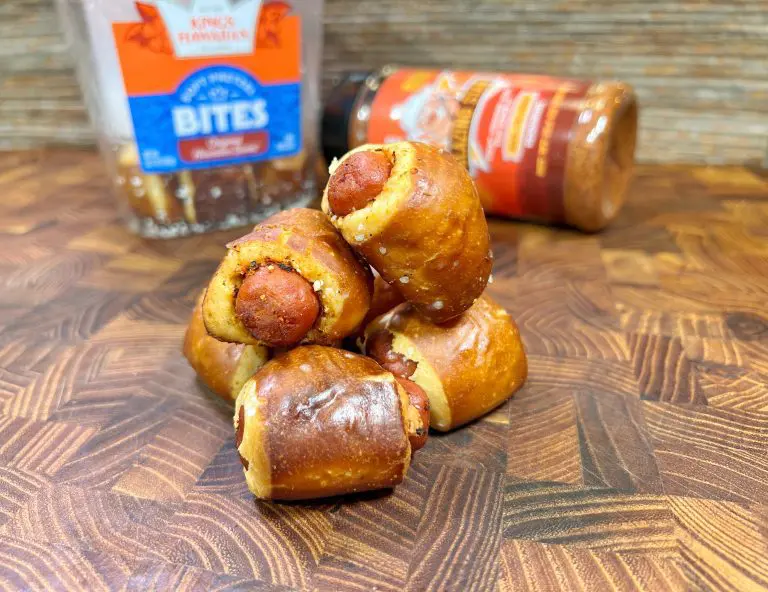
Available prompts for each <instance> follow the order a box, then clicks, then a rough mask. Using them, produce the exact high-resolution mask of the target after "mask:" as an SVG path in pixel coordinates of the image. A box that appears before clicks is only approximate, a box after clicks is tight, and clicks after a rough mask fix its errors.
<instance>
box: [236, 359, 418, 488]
mask: <svg viewBox="0 0 768 592" xmlns="http://www.w3.org/2000/svg"><path fill="white" fill-rule="evenodd" d="M409 424H412V425H413V426H414V434H415V430H423V429H424V426H423V424H422V423H421V421H420V418H419V416H418V412H417V411H416V409H415V408H413V407H412V406H411V404H410V402H409V397H408V393H407V392H406V390H405V389H404V388H403V387H402V386H401V385H400V384H399V383H398V382H397V381H396V380H395V377H394V376H392V374H390V373H389V372H386V371H385V370H383V369H382V368H381V366H379V365H378V364H376V362H374V361H373V360H371V359H370V358H366V357H364V356H360V355H356V354H352V353H349V352H345V351H342V350H339V349H335V348H330V347H323V346H316V345H312V346H301V347H297V348H295V349H293V350H291V351H289V352H286V353H284V354H282V355H280V356H277V357H276V358H274V359H273V360H272V361H270V362H269V363H267V364H266V365H265V366H264V367H263V368H262V369H261V370H259V371H258V372H257V373H256V374H255V375H254V376H253V377H252V378H251V380H249V381H248V382H247V383H246V384H245V386H244V387H243V389H242V390H241V392H240V395H239V396H238V399H237V402H236V405H235V433H236V439H235V443H236V445H237V448H238V452H239V454H240V456H241V458H242V461H243V466H244V468H245V478H246V481H247V483H248V487H249V488H250V490H251V491H252V492H253V493H254V495H255V496H256V497H258V498H261V499H274V500H298V499H310V498H318V497H328V496H332V495H341V494H345V493H353V492H358V491H367V490H372V489H380V488H385V487H393V486H395V485H397V484H398V483H400V482H401V481H402V480H403V477H404V476H405V473H406V471H407V470H408V467H409V464H410V460H411V450H412V448H411V444H410V442H409V436H410V433H409V432H408V425H409Z"/></svg>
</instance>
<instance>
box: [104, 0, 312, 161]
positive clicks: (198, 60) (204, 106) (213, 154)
mask: <svg viewBox="0 0 768 592" xmlns="http://www.w3.org/2000/svg"><path fill="white" fill-rule="evenodd" d="M150 2H151V3H150ZM135 5H136V11H137V14H138V20H137V21H134V22H117V23H113V24H112V32H113V34H114V38H115V46H116V48H117V54H118V59H119V62H120V67H121V69H122V75H123V82H124V84H125V90H126V94H127V96H128V104H129V107H130V111H131V119H132V122H133V127H134V132H135V135H136V143H137V146H138V150H139V157H140V162H141V167H142V169H143V170H144V171H145V172H149V173H169V172H174V171H177V170H181V169H195V168H208V167H211V166H219V165H232V164H238V163H243V162H249V161H253V160H264V159H271V158H285V157H290V156H293V155H295V154H297V153H298V151H299V150H300V149H301V143H302V139H301V136H302V130H301V119H302V118H301V26H300V25H301V22H300V19H299V16H298V15H295V14H292V10H291V6H290V4H289V3H287V2H284V1H282V0H271V1H270V0H268V1H265V2H262V1H261V0H241V1H240V2H237V3H233V2H231V1H230V0H206V1H205V2H193V3H189V5H182V4H179V3H177V2H174V1H170V0H148V1H146V2H135Z"/></svg>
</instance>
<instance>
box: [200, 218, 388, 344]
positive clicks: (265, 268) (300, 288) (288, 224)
mask: <svg viewBox="0 0 768 592" xmlns="http://www.w3.org/2000/svg"><path fill="white" fill-rule="evenodd" d="M227 249H228V251H227V254H226V255H225V257H224V259H223V261H222V262H221V264H220V265H219V268H218V269H217V270H216V273H215V274H214V276H213V278H212V279H211V281H210V283H209V284H208V290H207V294H206V297H205V301H204V303H203V319H204V321H205V326H206V328H207V329H208V332H209V333H210V334H211V335H212V336H213V337H216V338H217V339H221V340H222V341H231V342H235V343H246V344H252V345H257V344H262V345H266V346H269V347H291V346H293V345H296V344H297V343H320V344H328V345H330V344H333V343H336V342H338V340H340V339H342V338H344V337H346V336H347V335H349V334H350V333H352V331H354V330H355V329H356V328H357V326H358V325H359V324H360V322H361V321H362V320H363V318H364V317H365V315H366V313H367V312H368V308H369V306H370V302H371V290H372V283H373V278H372V276H371V272H370V270H369V268H368V267H367V266H365V265H363V264H362V263H361V262H360V261H359V260H358V258H357V257H356V255H355V254H354V252H353V251H352V250H351V249H350V248H349V246H348V245H347V244H346V243H345V242H344V239H343V238H342V237H341V236H340V235H339V233H338V232H337V231H336V230H335V229H334V227H333V225H332V224H331V223H330V221H329V220H328V218H327V217H326V216H325V214H323V213H322V212H319V211H317V210H309V209H303V208H296V209H293V210H286V211H284V212H280V213H279V214H275V215H274V216H272V217H270V218H267V219H266V220H264V222H262V223H261V224H259V225H258V226H256V227H255V228H254V229H253V231H252V232H251V233H250V234H247V235H245V236H243V237H242V238H239V239H237V240H236V241H234V242H231V243H229V244H228V245H227Z"/></svg>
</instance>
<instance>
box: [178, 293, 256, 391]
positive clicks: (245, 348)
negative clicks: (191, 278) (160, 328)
mask: <svg viewBox="0 0 768 592" xmlns="http://www.w3.org/2000/svg"><path fill="white" fill-rule="evenodd" d="M202 304H203V294H200V297H199V298H198V299H197V303H196V304H195V308H194V310H193V311H192V317H191V318H190V319H189V325H188V326H187V332H186V334H185V335H184V356H185V357H186V358H187V360H188V361H189V365H190V366H192V368H193V369H194V370H195V372H197V375H198V376H199V377H200V380H202V381H203V382H204V383H205V385H206V386H207V387H208V388H209V389H211V390H212V391H213V392H214V393H216V394H217V395H219V396H220V397H221V398H222V399H226V400H228V401H234V400H235V399H236V398H237V394H238V393H239V392H240V389H241V388H242V386H243V384H245V381H246V380H248V379H249V378H250V377H251V376H253V374H254V373H255V372H256V371H257V370H258V369H259V368H261V367H262V366H263V365H264V364H265V363H266V362H267V360H268V359H269V350H268V349H267V348H265V347H262V346H260V345H243V344H239V343H224V342H223V341H218V340H217V339H214V338H213V337H211V336H210V335H208V332H207V331H206V330H205V325H204V324H203V310H202Z"/></svg>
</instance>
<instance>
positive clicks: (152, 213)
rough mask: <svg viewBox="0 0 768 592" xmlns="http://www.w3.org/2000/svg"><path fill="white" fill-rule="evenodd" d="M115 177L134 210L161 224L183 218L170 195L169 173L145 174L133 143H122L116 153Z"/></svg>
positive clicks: (181, 212) (139, 215)
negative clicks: (116, 173)
mask: <svg viewBox="0 0 768 592" xmlns="http://www.w3.org/2000/svg"><path fill="white" fill-rule="evenodd" d="M117 172H118V176H117V180H118V183H119V190H120V191H121V192H122V193H123V194H124V195H125V197H126V198H127V200H128V204H129V205H130V207H131V210H133V213H134V214H135V215H136V216H138V217H140V218H154V219H155V220H156V221H157V222H159V223H161V224H170V223H173V222H178V221H179V220H182V219H183V214H184V212H183V211H182V206H181V204H180V203H179V201H178V200H177V199H176V198H175V197H174V195H173V191H172V189H173V187H172V186H173V185H174V178H173V176H172V175H154V174H149V175H148V174H145V173H144V172H143V171H142V170H141V167H139V152H138V149H137V147H136V144H124V145H123V146H121V147H120V149H119V150H118V152H117Z"/></svg>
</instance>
